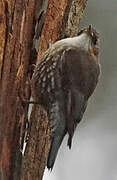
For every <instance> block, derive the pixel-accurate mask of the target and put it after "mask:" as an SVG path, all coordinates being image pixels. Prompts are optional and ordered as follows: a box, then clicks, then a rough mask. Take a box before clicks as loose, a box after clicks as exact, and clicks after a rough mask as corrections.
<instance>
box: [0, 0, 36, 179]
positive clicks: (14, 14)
mask: <svg viewBox="0 0 117 180" xmlns="http://www.w3.org/2000/svg"><path fill="white" fill-rule="evenodd" d="M34 9H35V1H34V0H29V1H24V0H8V1H6V0H1V1H0V179H1V180H10V179H12V180H17V179H20V176H19V174H20V166H21V157H22V156H21V152H20V147H19V141H20V131H21V129H22V127H23V124H24V122H25V120H26V117H27V108H28V107H27V105H26V106H24V107H23V106H22V103H21V102H20V100H19V98H18V93H21V94H22V93H23V94H24V96H25V97H26V98H29V97H30V90H29V88H28V69H29V66H30V64H31V62H30V53H31V44H32V36H33V17H34V16H33V15H34Z"/></svg>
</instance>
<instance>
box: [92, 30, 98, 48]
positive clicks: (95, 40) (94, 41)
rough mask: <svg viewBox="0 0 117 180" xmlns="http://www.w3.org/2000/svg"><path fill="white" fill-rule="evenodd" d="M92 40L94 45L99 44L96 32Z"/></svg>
mask: <svg viewBox="0 0 117 180" xmlns="http://www.w3.org/2000/svg"><path fill="white" fill-rule="evenodd" d="M91 39H92V42H93V44H94V45H96V44H97V37H96V35H95V33H94V32H92V33H91Z"/></svg>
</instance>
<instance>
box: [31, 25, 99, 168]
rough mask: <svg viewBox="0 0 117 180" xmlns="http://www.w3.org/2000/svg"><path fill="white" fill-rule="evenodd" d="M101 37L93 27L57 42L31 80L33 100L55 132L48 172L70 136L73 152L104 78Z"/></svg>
mask: <svg viewBox="0 0 117 180" xmlns="http://www.w3.org/2000/svg"><path fill="white" fill-rule="evenodd" d="M99 46H100V45H99V33H98V32H97V31H96V29H95V28H94V27H92V25H89V26H88V27H86V28H84V29H82V30H80V31H79V32H78V33H77V36H75V37H69V38H65V39H61V40H58V41H56V42H55V43H54V44H52V45H51V47H49V48H48V49H47V50H46V51H45V52H44V54H43V55H42V57H41V59H40V63H39V64H38V65H37V66H36V68H35V70H34V73H33V75H32V80H31V89H32V97H33V99H34V101H36V102H38V103H39V104H40V105H41V106H43V107H44V109H45V110H46V111H47V115H48V119H49V128H50V131H51V137H50V150H49V154H48V158H47V168H48V169H49V170H52V169H53V166H54V163H55V160H56V157H57V154H58V150H59V148H60V146H61V143H62V141H63V139H64V137H65V135H66V134H68V141H67V145H68V147H69V149H71V145H72V138H73V135H74V132H75V129H76V127H77V124H78V123H79V122H80V121H81V120H82V118H83V114H84V112H85V110H86V107H87V104H88V100H89V98H90V96H91V95H92V94H93V92H94V90H95V88H96V85H97V83H98V80H99V75H100V60H99V59H100V58H99V57H100V56H99V54H100V53H99V50H100V48H99Z"/></svg>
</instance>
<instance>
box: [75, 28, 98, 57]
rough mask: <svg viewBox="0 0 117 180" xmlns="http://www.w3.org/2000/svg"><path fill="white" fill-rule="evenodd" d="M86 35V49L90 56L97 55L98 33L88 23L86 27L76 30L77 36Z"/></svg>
mask: <svg viewBox="0 0 117 180" xmlns="http://www.w3.org/2000/svg"><path fill="white" fill-rule="evenodd" d="M83 35H85V36H86V39H88V41H87V42H88V50H89V52H90V54H91V55H92V56H98V55H99V33H98V32H97V31H96V30H95V29H94V28H93V27H92V26H91V25H89V27H88V28H85V29H82V30H81V31H79V32H78V36H83Z"/></svg>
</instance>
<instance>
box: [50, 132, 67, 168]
mask: <svg viewBox="0 0 117 180" xmlns="http://www.w3.org/2000/svg"><path fill="white" fill-rule="evenodd" d="M65 134H66V132H65V131H64V132H63V133H62V134H57V133H55V135H54V137H53V138H52V140H51V146H50V151H49V155H48V160H47V168H48V169H51V170H52V169H53V166H54V163H55V160H56V156H57V153H58V150H59V148H60V145H61V143H62V141H63V138H64V136H65Z"/></svg>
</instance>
